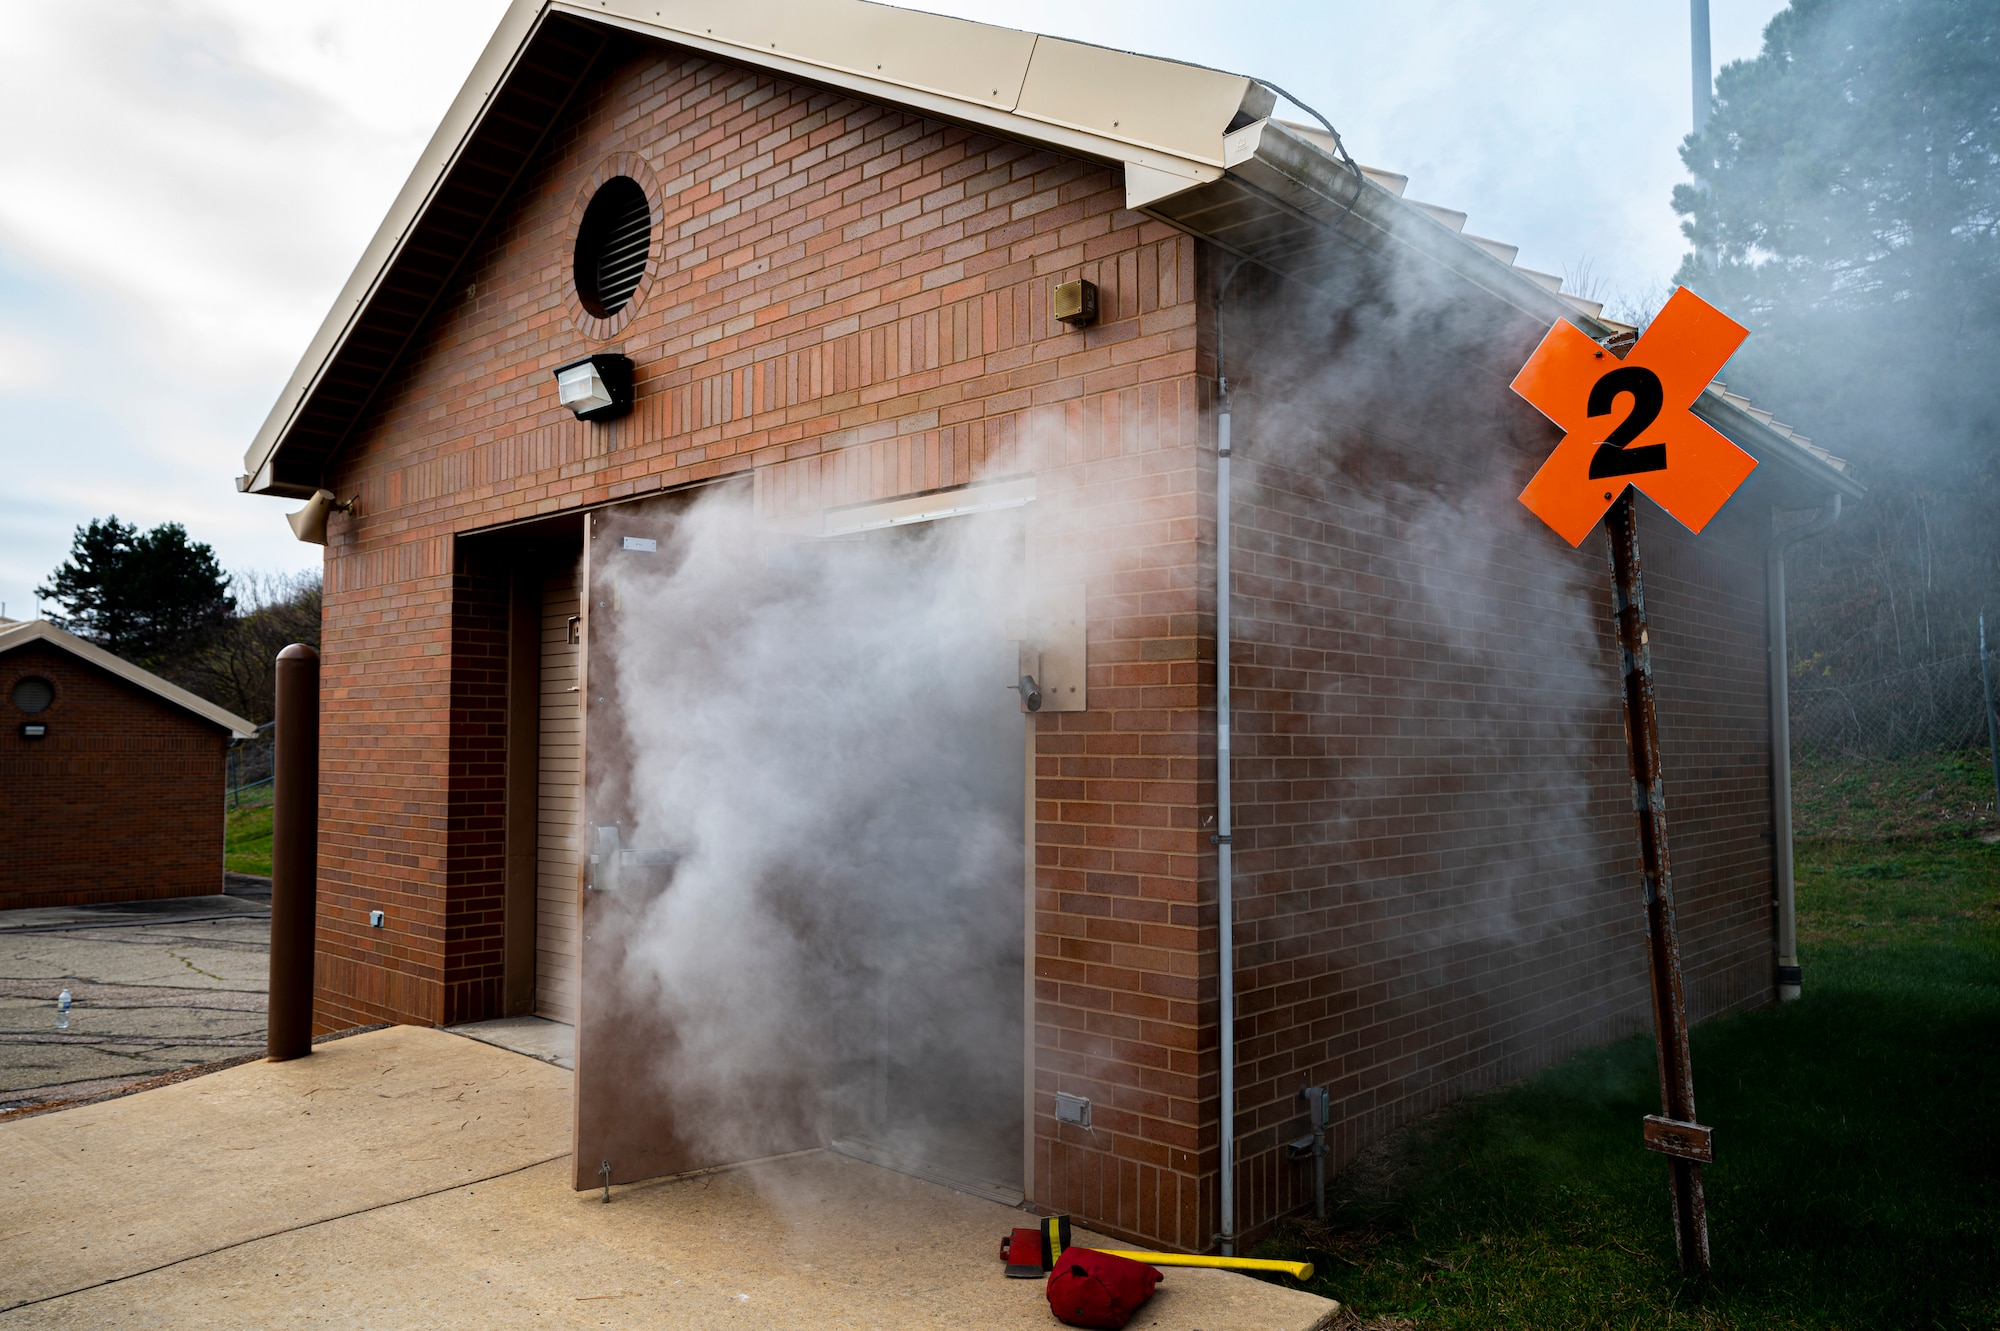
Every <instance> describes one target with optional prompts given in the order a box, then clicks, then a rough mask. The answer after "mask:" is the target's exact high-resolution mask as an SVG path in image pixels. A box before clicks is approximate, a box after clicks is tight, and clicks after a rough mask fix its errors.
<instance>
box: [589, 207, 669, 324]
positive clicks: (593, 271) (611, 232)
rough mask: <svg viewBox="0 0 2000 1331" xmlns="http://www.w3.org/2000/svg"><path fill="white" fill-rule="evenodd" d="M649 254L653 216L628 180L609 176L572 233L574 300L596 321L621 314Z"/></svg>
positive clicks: (650, 208)
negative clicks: (574, 250)
mask: <svg viewBox="0 0 2000 1331" xmlns="http://www.w3.org/2000/svg"><path fill="white" fill-rule="evenodd" d="M652 248H653V210H652V207H651V205H649V204H648V203H647V202H646V191H645V190H643V189H641V188H640V187H639V182H638V181H636V180H634V179H632V177H630V176H613V177H612V178H611V179H609V180H607V181H605V182H604V184H603V186H602V187H601V188H600V189H599V190H598V191H597V193H596V194H595V195H593V196H592V197H591V200H590V206H589V207H588V208H585V209H584V210H583V226H582V227H581V228H579V229H578V231H577V233H576V294H577V295H578V297H580V298H581V299H582V301H583V307H584V308H585V309H587V310H589V311H590V312H591V313H592V314H594V315H596V316H597V317H598V318H600V319H608V318H610V317H611V316H612V315H614V314H616V313H618V311H620V310H622V309H624V308H625V303H626V302H627V301H629V300H631V299H632V293H633V292H634V291H637V290H638V289H639V279H640V278H641V277H642V276H644V275H645V272H646V254H647V252H648V251H650V250H651V249H652Z"/></svg>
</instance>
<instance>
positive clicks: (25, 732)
mask: <svg viewBox="0 0 2000 1331" xmlns="http://www.w3.org/2000/svg"><path fill="white" fill-rule="evenodd" d="M48 733H49V728H48V725H47V724H46V723H45V722H41V721H23V722H22V723H21V738H22V739H40V738H42V737H43V736H44V735H46V734H48Z"/></svg>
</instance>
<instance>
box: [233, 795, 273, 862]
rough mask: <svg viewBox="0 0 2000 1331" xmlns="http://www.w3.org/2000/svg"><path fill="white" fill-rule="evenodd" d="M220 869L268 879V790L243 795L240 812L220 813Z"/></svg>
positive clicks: (235, 809) (269, 823) (269, 839)
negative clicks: (221, 839) (221, 833)
mask: <svg viewBox="0 0 2000 1331" xmlns="http://www.w3.org/2000/svg"><path fill="white" fill-rule="evenodd" d="M222 864H223V867H224V868H226V869H228V870H229V871H230V872H231V873H254V874H260V875H262V876H263V877H266V878H268V877H270V876H271V788H270V787H269V786H265V787H263V788H262V789H259V790H246V791H244V792H243V804H242V807H241V808H229V807H227V806H224V809H223V859H222Z"/></svg>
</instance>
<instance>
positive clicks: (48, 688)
mask: <svg viewBox="0 0 2000 1331" xmlns="http://www.w3.org/2000/svg"><path fill="white" fill-rule="evenodd" d="M55 700H56V690H55V686H54V685H53V684H51V683H49V682H48V681H47V680H46V679H43V678H42V677H41V676H39V675H30V676H28V677H27V678H26V679H20V680H16V681H14V705H15V706H16V707H18V708H20V709H21V710H22V711H24V712H46V711H48V710H49V704H50V703H52V702H54V701H55Z"/></svg>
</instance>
